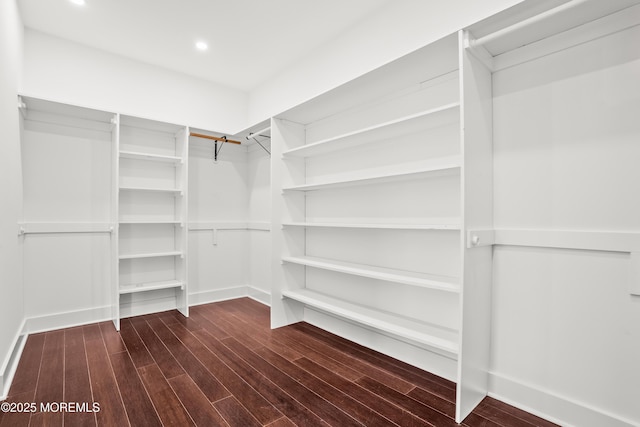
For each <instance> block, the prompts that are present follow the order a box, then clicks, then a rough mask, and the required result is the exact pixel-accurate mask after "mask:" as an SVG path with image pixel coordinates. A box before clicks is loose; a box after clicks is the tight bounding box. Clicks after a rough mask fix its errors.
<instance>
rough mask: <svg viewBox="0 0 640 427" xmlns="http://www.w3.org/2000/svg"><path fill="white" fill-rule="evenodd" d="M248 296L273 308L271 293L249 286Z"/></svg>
mask: <svg viewBox="0 0 640 427" xmlns="http://www.w3.org/2000/svg"><path fill="white" fill-rule="evenodd" d="M247 291H248V293H247V296H248V297H249V298H251V299H252V300H255V301H258V302H259V303H262V304H264V305H266V306H269V307H271V292H267V291H264V290H262V289H258V288H254V287H253V286H247Z"/></svg>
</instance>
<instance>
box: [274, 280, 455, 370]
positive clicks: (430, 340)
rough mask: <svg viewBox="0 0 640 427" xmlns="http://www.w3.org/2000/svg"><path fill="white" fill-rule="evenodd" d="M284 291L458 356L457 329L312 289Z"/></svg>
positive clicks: (351, 319) (290, 296) (305, 301)
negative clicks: (412, 318)
mask: <svg viewBox="0 0 640 427" xmlns="http://www.w3.org/2000/svg"><path fill="white" fill-rule="evenodd" d="M282 295H283V296H284V297H286V298H289V299H292V300H295V301H298V302H301V303H303V304H305V305H307V306H308V307H312V308H315V309H318V310H320V311H323V312H326V313H329V314H332V315H336V316H339V317H342V318H343V319H347V320H350V321H353V322H356V323H359V324H361V325H364V326H368V327H370V328H373V329H376V330H379V331H381V332H385V333H388V334H391V335H394V336H397V337H400V338H403V339H406V340H409V341H412V342H414V343H416V344H418V345H420V346H425V347H428V348H430V349H432V350H435V351H438V352H440V353H443V354H444V355H446V356H449V357H451V358H453V359H457V355H458V333H457V332H456V331H452V330H450V329H446V328H442V327H438V326H436V325H432V324H428V323H424V322H418V321H415V320H410V319H407V318H406V317H402V316H399V315H396V314H392V313H388V312H385V311H380V310H375V309H372V308H369V307H364V306H361V305H358V304H353V303H350V302H347V301H344V300H341V299H338V298H333V297H330V296H327V295H325V294H321V293H319V292H315V291H312V290H309V289H297V290H285V291H283V292H282Z"/></svg>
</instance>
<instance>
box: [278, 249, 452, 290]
mask: <svg viewBox="0 0 640 427" xmlns="http://www.w3.org/2000/svg"><path fill="white" fill-rule="evenodd" d="M282 261H284V262H289V263H292V264H299V265H305V266H308V267H314V268H319V269H323V270H329V271H336V272H339V273H345V274H351V275H353V276H361V277H368V278H370V279H377V280H385V281H388V282H394V283H402V284H405V285H411V286H419V287H422V288H429V289H437V290H440V291H446V292H460V280H459V279H457V278H455V277H447V276H438V275H435V274H426V273H417V272H413V271H405V270H395V269H391V268H384V267H376V266H371V265H364V264H355V263H351V262H344V261H337V260H333V259H326V258H317V257H310V256H301V257H283V258H282Z"/></svg>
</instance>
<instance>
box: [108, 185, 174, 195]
mask: <svg viewBox="0 0 640 427" xmlns="http://www.w3.org/2000/svg"><path fill="white" fill-rule="evenodd" d="M120 190H123V191H149V192H155V193H174V194H181V193H182V190H181V189H179V188H154V187H120Z"/></svg>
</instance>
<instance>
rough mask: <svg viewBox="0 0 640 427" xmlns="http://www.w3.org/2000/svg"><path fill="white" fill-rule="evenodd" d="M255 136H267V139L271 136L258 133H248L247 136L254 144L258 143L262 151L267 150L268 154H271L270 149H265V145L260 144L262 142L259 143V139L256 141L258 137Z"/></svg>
mask: <svg viewBox="0 0 640 427" xmlns="http://www.w3.org/2000/svg"><path fill="white" fill-rule="evenodd" d="M257 136H260V137H262V138H267V139H269V140H270V139H271V137H270V136H269V135H261V134H259V133H250V134H249V136H247V137H246V138H247V139H253V140H254V141H255V142H256V144H258V145H259V146H260V147H261V148H262V149H263V150H264V151H266V152H267V154H268V155H271V151H269V150H267V147H265V146H264V145H262V143H260V141H258V138H256V137H257Z"/></svg>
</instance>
